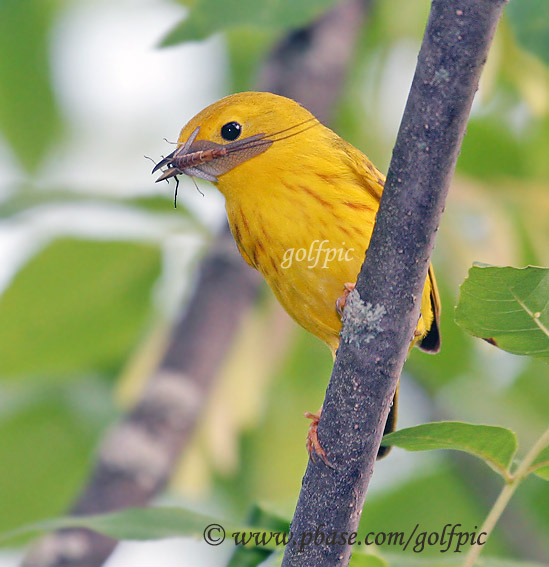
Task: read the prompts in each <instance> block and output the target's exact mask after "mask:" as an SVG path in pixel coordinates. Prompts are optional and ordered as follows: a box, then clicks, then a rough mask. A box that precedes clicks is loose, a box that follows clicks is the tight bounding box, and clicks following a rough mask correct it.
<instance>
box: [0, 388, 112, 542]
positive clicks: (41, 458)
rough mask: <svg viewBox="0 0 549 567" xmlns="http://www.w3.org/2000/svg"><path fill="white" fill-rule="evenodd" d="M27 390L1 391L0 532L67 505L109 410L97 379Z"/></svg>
mask: <svg viewBox="0 0 549 567" xmlns="http://www.w3.org/2000/svg"><path fill="white" fill-rule="evenodd" d="M6 390H8V391H6ZM27 390H28V391H27V392H21V388H20V385H16V386H14V387H12V388H9V389H8V388H2V390H1V394H2V395H1V400H2V404H1V405H0V462H1V463H2V466H1V467H0V502H2V513H1V514H0V532H3V531H6V530H8V529H13V528H14V527H15V526H19V525H22V524H25V523H28V522H31V521H34V520H36V518H43V517H47V516H52V515H57V514H61V513H62V512H63V511H64V510H65V509H66V508H67V507H68V506H69V504H70V502H71V500H72V499H73V498H74V496H75V494H76V492H77V490H78V489H79V488H80V486H81V484H82V482H83V481H84V478H85V477H86V475H87V472H88V467H89V463H90V459H91V457H92V454H93V450H94V448H95V445H96V443H97V438H98V435H99V432H100V431H101V429H102V428H103V427H105V424H107V423H109V422H110V420H111V419H112V418H113V417H114V415H115V411H114V408H113V404H112V399H111V393H110V389H109V388H107V387H106V386H105V384H104V383H101V381H99V380H97V379H88V380H78V381H75V382H73V383H71V384H69V385H64V386H63V387H60V386H56V387H41V386H40V385H38V384H35V385H32V387H29V388H27Z"/></svg>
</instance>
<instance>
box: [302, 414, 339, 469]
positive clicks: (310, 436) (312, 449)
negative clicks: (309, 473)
mask: <svg viewBox="0 0 549 567" xmlns="http://www.w3.org/2000/svg"><path fill="white" fill-rule="evenodd" d="M321 413H322V408H320V409H319V410H318V413H311V412H310V411H306V412H305V417H306V418H307V419H310V420H311V424H310V425H309V431H308V433H307V443H306V447H307V453H308V454H309V458H310V459H311V461H313V463H316V458H317V457H318V458H320V460H321V461H322V462H323V463H324V464H325V465H326V466H327V467H330V468H331V469H333V468H335V467H334V465H332V463H330V461H329V460H328V457H327V456H326V451H325V450H324V449H323V448H322V446H321V445H320V441H319V440H318V432H317V430H318V422H319V421H320V415H321Z"/></svg>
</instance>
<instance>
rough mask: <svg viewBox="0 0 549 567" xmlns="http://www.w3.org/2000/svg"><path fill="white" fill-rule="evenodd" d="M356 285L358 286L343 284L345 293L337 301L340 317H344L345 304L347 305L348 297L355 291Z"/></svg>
mask: <svg viewBox="0 0 549 567" xmlns="http://www.w3.org/2000/svg"><path fill="white" fill-rule="evenodd" d="M355 285H356V284H354V283H346V284H343V287H344V289H345V291H344V292H343V295H342V296H341V297H338V298H337V299H336V309H337V312H338V313H339V316H340V317H343V310H344V309H345V304H346V303H347V297H349V294H350V293H351V291H353V289H355Z"/></svg>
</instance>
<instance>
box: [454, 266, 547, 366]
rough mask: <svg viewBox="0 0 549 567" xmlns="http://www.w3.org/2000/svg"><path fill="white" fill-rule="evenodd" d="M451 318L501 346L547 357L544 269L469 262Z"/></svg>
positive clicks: (545, 278)
mask: <svg viewBox="0 0 549 567" xmlns="http://www.w3.org/2000/svg"><path fill="white" fill-rule="evenodd" d="M456 322H457V324H458V325H460V326H461V327H462V328H464V329H465V330H466V331H467V332H468V333H470V334H471V335H474V336H476V337H481V338H483V339H487V340H489V341H490V342H493V343H494V344H495V345H496V346H498V347H500V348H502V349H503V350H506V351H509V352H512V353H514V354H522V355H530V356H534V357H536V358H541V359H542V360H546V361H547V360H549V268H537V267H533V266H528V267H527V268H511V267H506V268H498V267H494V266H473V267H472V268H471V270H469V277H468V278H467V279H466V280H465V281H464V282H463V284H462V285H461V294H460V299H459V304H458V306H457V308H456Z"/></svg>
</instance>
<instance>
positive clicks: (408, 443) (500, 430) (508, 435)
mask: <svg viewBox="0 0 549 567" xmlns="http://www.w3.org/2000/svg"><path fill="white" fill-rule="evenodd" d="M383 444H389V445H396V446H397V447H401V448H402V449H406V450H407V451H428V450H431V449H454V450H456V451H465V452H466V453H469V454H471V455H475V456H477V457H479V458H481V459H483V460H484V461H485V462H486V463H487V464H488V465H489V466H490V467H491V468H492V469H494V470H495V471H496V472H497V473H499V474H501V475H502V476H503V477H505V476H507V473H508V469H509V466H510V464H511V461H512V459H513V456H514V454H515V452H516V450H517V438H516V435H515V434H514V433H513V432H512V431H511V430H510V429H506V428H504V427H496V426H493V425H474V424H471V423H462V422H460V421H439V422H434V423H424V424H422V425H416V426H415V427H408V428H406V429H401V430H399V431H395V432H394V433H389V434H388V435H385V436H384V437H383Z"/></svg>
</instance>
